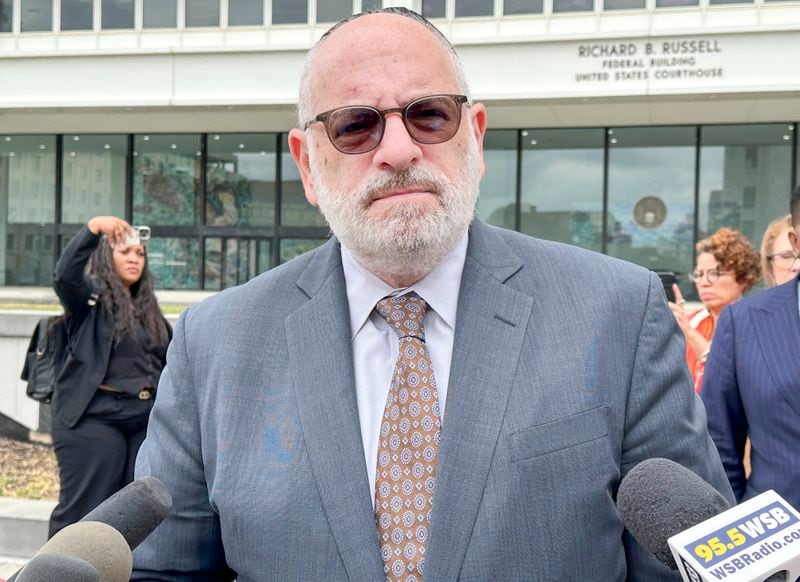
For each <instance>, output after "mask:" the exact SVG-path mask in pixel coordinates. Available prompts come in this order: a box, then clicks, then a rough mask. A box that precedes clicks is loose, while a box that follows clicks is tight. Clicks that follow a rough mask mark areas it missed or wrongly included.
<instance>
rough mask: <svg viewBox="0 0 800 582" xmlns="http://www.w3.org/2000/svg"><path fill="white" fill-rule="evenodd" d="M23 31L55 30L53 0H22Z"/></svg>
mask: <svg viewBox="0 0 800 582" xmlns="http://www.w3.org/2000/svg"><path fill="white" fill-rule="evenodd" d="M20 5H21V6H20V16H21V17H22V22H21V27H20V28H21V30H22V32H38V31H49V30H53V0H20Z"/></svg>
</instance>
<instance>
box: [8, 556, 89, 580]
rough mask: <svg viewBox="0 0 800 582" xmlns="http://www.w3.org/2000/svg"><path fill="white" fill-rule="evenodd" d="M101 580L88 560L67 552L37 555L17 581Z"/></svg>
mask: <svg viewBox="0 0 800 582" xmlns="http://www.w3.org/2000/svg"><path fill="white" fill-rule="evenodd" d="M53 580H58V582H100V574H98V573H97V569H95V567H94V566H92V565H91V564H90V563H89V562H87V561H86V560H81V559H80V558H78V557H76V556H69V555H67V554H42V555H41V556H36V557H35V558H33V559H32V560H31V561H30V562H28V563H27V564H26V566H25V567H24V568H23V569H22V571H21V572H20V573H19V575H18V576H16V581H17V582H52V581H53Z"/></svg>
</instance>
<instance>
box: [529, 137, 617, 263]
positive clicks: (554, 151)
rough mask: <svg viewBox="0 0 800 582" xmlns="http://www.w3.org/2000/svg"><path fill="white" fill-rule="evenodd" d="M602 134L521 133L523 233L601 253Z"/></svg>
mask: <svg viewBox="0 0 800 582" xmlns="http://www.w3.org/2000/svg"><path fill="white" fill-rule="evenodd" d="M603 133H604V130H602V129H526V130H523V131H522V176H521V183H522V209H521V217H520V226H521V231H522V232H524V233H526V234H530V235H533V236H536V237H539V238H545V239H549V240H555V241H560V242H565V243H569V244H573V245H577V246H580V247H584V248H587V249H592V250H595V251H600V250H601V249H602V232H603V149H604V148H603V141H604V135H603Z"/></svg>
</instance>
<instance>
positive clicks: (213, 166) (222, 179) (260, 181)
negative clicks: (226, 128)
mask: <svg viewBox="0 0 800 582" xmlns="http://www.w3.org/2000/svg"><path fill="white" fill-rule="evenodd" d="M276 137H277V136H276V135H275V134H258V133H253V134H224V133H223V134H209V136H208V159H207V163H206V181H207V189H206V224H208V225H211V226H264V225H272V224H275V172H276V169H277V154H276Z"/></svg>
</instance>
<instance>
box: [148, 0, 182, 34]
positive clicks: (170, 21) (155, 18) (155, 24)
mask: <svg viewBox="0 0 800 582" xmlns="http://www.w3.org/2000/svg"><path fill="white" fill-rule="evenodd" d="M142 9H143V10H144V12H143V14H142V26H143V27H144V28H175V27H176V26H178V3H177V2H176V0H144V3H143V4H142Z"/></svg>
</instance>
